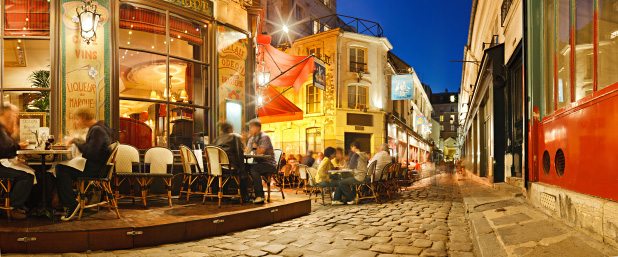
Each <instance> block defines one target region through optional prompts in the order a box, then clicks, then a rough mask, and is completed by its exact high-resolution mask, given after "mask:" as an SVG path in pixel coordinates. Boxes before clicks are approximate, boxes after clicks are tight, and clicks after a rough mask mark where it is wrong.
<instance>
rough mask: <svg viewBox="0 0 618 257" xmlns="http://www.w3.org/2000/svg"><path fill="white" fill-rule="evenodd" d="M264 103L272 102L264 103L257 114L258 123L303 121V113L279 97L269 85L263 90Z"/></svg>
mask: <svg viewBox="0 0 618 257" xmlns="http://www.w3.org/2000/svg"><path fill="white" fill-rule="evenodd" d="M264 94H265V97H264V102H268V101H270V99H273V100H272V101H270V102H268V103H266V104H265V105H264V106H262V107H261V108H260V109H259V110H258V112H259V117H260V121H262V123H273V122H282V121H293V120H302V119H303V111H302V110H301V109H300V108H298V106H296V105H294V104H293V103H292V102H290V100H288V99H287V98H285V97H284V96H283V95H280V96H278V97H277V98H275V97H276V96H277V95H279V91H277V89H275V88H274V87H273V86H271V85H269V86H268V87H266V90H264Z"/></svg>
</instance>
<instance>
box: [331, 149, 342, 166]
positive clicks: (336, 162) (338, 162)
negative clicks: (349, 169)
mask: <svg viewBox="0 0 618 257" xmlns="http://www.w3.org/2000/svg"><path fill="white" fill-rule="evenodd" d="M330 162H331V163H332V164H333V167H335V168H343V167H344V166H345V164H346V163H345V154H344V153H343V148H341V147H337V148H336V149H335V158H332V159H331V161H330Z"/></svg>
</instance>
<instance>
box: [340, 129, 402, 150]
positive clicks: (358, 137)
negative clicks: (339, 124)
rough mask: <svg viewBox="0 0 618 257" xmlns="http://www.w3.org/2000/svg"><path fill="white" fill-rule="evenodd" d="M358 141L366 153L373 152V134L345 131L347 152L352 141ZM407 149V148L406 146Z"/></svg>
mask: <svg viewBox="0 0 618 257" xmlns="http://www.w3.org/2000/svg"><path fill="white" fill-rule="evenodd" d="M354 141H356V142H358V143H359V144H360V147H361V150H362V151H363V152H366V153H370V152H371V134H360V133H345V141H344V143H345V152H346V153H349V151H350V144H351V143H352V142H354ZM404 150H405V148H404Z"/></svg>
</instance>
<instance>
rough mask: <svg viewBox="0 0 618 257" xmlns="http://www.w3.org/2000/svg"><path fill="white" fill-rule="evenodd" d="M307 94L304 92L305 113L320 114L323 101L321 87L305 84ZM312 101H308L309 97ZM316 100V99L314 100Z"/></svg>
mask: <svg viewBox="0 0 618 257" xmlns="http://www.w3.org/2000/svg"><path fill="white" fill-rule="evenodd" d="M306 90H307V94H306V112H307V114H320V113H323V112H322V109H323V108H322V106H323V103H324V94H323V92H322V90H321V89H319V88H317V87H314V86H313V85H312V84H309V85H307V88H306ZM312 96H313V98H314V99H313V100H314V102H310V101H309V99H310V98H312ZM315 100H318V101H315Z"/></svg>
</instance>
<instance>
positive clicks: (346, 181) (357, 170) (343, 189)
mask: <svg viewBox="0 0 618 257" xmlns="http://www.w3.org/2000/svg"><path fill="white" fill-rule="evenodd" d="M350 151H352V152H351V153H350V160H349V161H348V164H349V165H348V169H351V170H352V175H353V176H351V177H347V178H343V179H341V180H340V181H339V187H337V190H336V191H335V197H333V202H332V204H333V205H340V204H343V202H342V199H341V195H343V196H344V197H345V200H346V201H347V203H348V204H356V196H355V192H354V191H353V190H352V185H354V184H359V183H362V182H363V181H365V176H366V175H367V163H368V162H369V157H368V156H367V154H366V153H364V152H362V151H361V149H360V144H359V143H358V142H356V141H354V142H352V143H351V144H350Z"/></svg>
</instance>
